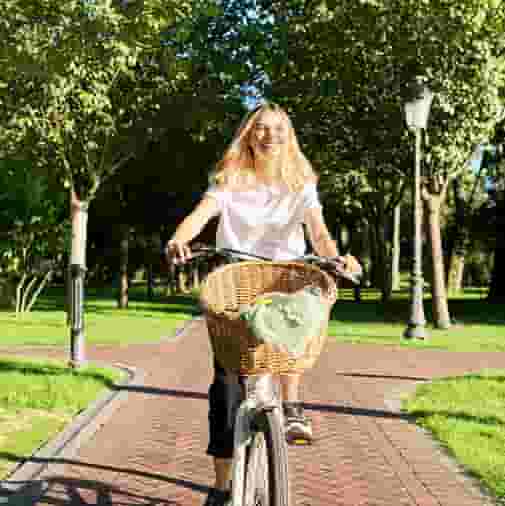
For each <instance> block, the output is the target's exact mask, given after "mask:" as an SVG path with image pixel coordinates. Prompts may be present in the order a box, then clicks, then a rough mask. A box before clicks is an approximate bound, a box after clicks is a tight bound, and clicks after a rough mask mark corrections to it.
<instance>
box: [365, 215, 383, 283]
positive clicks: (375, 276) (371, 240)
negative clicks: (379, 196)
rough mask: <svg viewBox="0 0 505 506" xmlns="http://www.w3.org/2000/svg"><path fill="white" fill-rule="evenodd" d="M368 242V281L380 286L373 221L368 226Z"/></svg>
mask: <svg viewBox="0 0 505 506" xmlns="http://www.w3.org/2000/svg"><path fill="white" fill-rule="evenodd" d="M368 244H369V245H370V274H369V275H370V281H371V283H372V286H373V287H374V288H379V287H380V272H381V270H380V265H379V251H378V250H379V246H378V240H377V232H376V230H375V223H370V225H369V227H368Z"/></svg>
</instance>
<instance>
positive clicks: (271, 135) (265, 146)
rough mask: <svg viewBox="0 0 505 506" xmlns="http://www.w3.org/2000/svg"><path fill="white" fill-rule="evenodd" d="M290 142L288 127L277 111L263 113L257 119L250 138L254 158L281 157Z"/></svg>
mask: <svg viewBox="0 0 505 506" xmlns="http://www.w3.org/2000/svg"><path fill="white" fill-rule="evenodd" d="M287 142H288V125H287V124H286V121H285V119H284V118H283V117H282V116H281V115H280V114H279V113H277V112H275V111H268V110H267V111H263V112H262V113H261V114H260V115H259V116H258V117H257V119H256V121H255V123H254V125H253V127H252V129H251V137H250V146H251V149H252V150H253V153H254V156H255V157H257V158H260V159H265V158H271V157H276V156H277V155H280V154H281V152H282V149H283V147H284V146H285V145H286V144H287Z"/></svg>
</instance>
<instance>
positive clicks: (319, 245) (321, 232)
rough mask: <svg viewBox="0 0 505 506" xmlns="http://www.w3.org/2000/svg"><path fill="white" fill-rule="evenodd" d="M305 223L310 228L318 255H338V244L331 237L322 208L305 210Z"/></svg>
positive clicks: (311, 240)
mask: <svg viewBox="0 0 505 506" xmlns="http://www.w3.org/2000/svg"><path fill="white" fill-rule="evenodd" d="M305 224H306V225H307V228H308V230H309V238H310V242H311V243H312V246H313V247H314V250H315V251H316V253H317V254H318V255H321V256H326V257H336V256H338V249H337V245H336V243H335V241H334V240H333V239H332V238H331V235H330V232H329V231H328V227H327V226H326V223H325V221H324V217H323V212H322V210H321V208H318V207H316V208H312V209H307V210H306V211H305Z"/></svg>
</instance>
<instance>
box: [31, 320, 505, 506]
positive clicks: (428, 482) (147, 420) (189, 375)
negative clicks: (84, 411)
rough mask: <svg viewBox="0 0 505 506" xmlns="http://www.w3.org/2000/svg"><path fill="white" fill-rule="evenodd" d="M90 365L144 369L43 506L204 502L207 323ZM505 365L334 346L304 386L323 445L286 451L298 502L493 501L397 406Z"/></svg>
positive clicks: (54, 482) (314, 505) (447, 505)
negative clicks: (424, 385) (437, 382)
mask: <svg viewBox="0 0 505 506" xmlns="http://www.w3.org/2000/svg"><path fill="white" fill-rule="evenodd" d="M89 356H90V358H91V359H93V360H100V361H107V362H111V363H114V362H115V363H118V362H119V363H123V364H127V365H130V366H133V367H135V368H138V369H140V370H142V371H144V373H145V374H144V379H143V381H142V382H141V383H140V384H136V385H131V386H130V387H129V394H128V398H127V400H126V402H124V403H122V404H121V406H120V407H119V409H118V410H117V411H116V412H115V413H114V415H113V416H112V418H111V419H109V420H108V421H107V422H106V423H105V424H104V425H103V426H102V427H101V429H100V430H99V431H98V432H97V433H96V434H95V435H94V437H93V438H92V439H91V440H90V441H88V443H86V444H85V445H84V446H83V447H82V448H80V450H79V452H78V454H77V455H76V457H75V458H74V459H72V460H70V461H65V462H63V463H61V464H58V465H56V466H52V468H51V470H50V472H49V473H48V474H46V475H45V476H44V477H43V478H44V480H46V482H47V484H48V485H49V487H48V489H47V491H46V492H45V494H44V496H43V499H42V500H41V502H40V503H39V506H42V505H51V506H83V505H97V506H112V505H114V506H133V505H150V506H175V505H177V506H193V505H195V506H196V505H200V504H201V503H202V502H203V500H204V497H205V495H206V493H207V491H208V487H209V486H210V484H211V483H212V470H211V469H212V468H211V459H210V458H209V457H208V456H206V455H205V454H204V450H205V447H206V444H207V388H208V384H209V381H210V377H211V368H210V358H209V357H210V354H209V345H208V342H207V335H206V329H205V324H204V322H203V321H201V320H195V321H193V322H191V323H190V324H189V326H188V327H187V328H186V330H185V331H184V332H183V333H182V334H181V335H180V336H179V338H178V339H177V340H176V342H170V341H162V342H160V343H158V344H146V345H135V346H124V347H97V348H94V349H90V350H89ZM504 366H505V354H503V353H501V354H499V353H449V352H443V351H432V350H414V349H405V348H400V347H393V346H374V345H347V344H328V345H327V347H326V349H325V352H324V353H323V354H322V356H321V358H320V360H319V362H318V363H317V366H316V367H315V368H314V369H313V370H312V371H310V372H308V373H307V375H306V379H305V383H304V398H305V400H306V402H307V408H308V413H309V414H310V416H311V418H312V420H313V427H314V430H315V433H316V435H317V437H318V440H317V441H316V443H315V444H314V445H313V446H311V447H300V448H290V453H289V457H290V472H291V482H292V490H293V496H294V505H296V506H329V505H335V506H359V505H367V506H380V505H384V506H386V505H387V506H414V505H417V506H435V505H439V506H482V505H484V504H488V501H487V499H486V498H485V496H484V495H482V494H481V493H480V492H479V489H478V487H477V486H476V485H475V483H474V482H473V481H472V480H470V479H469V478H467V477H466V476H465V475H464V473H463V472H461V470H460V469H458V467H457V466H456V465H455V464H454V463H453V462H452V461H451V460H450V459H449V458H448V457H446V456H445V455H444V453H443V452H442V451H441V450H439V449H438V448H437V446H436V445H435V444H434V443H433V442H432V440H431V439H430V438H429V437H428V436H427V435H425V434H424V433H423V432H422V431H421V430H420V429H418V428H417V427H416V426H415V425H414V424H413V423H411V422H410V421H409V420H407V419H406V418H405V417H404V416H402V414H401V413H400V410H399V397H400V395H401V393H402V392H406V391H411V390H412V389H413V388H415V386H416V385H417V384H418V383H419V382H422V381H425V380H428V379H430V378H433V377H437V376H447V375H455V374H462V373H464V372H468V371H478V370H481V369H484V368H488V367H489V368H498V367H500V368H503V367H504Z"/></svg>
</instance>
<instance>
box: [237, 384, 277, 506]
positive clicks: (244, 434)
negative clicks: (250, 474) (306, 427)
mask: <svg viewBox="0 0 505 506" xmlns="http://www.w3.org/2000/svg"><path fill="white" fill-rule="evenodd" d="M244 380H245V381H244V383H245V384H244V388H245V400H244V401H243V402H242V403H241V404H240V406H239V407H238V409H237V412H236V415H235V430H234V453H233V467H232V499H233V501H232V506H246V505H244V492H245V476H246V469H245V464H246V450H247V446H248V445H249V444H250V443H251V438H252V435H253V434H252V427H251V426H252V422H253V419H254V417H255V415H256V413H258V412H259V411H262V410H272V409H275V410H277V412H278V414H279V416H280V417H281V418H282V410H281V409H280V401H279V399H280V396H279V393H280V392H278V385H277V384H276V383H275V381H274V380H273V378H272V375H270V374H262V375H257V376H247V377H245V378H244ZM276 387H277V388H276Z"/></svg>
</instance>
